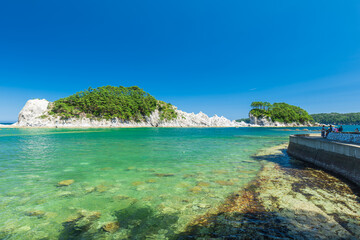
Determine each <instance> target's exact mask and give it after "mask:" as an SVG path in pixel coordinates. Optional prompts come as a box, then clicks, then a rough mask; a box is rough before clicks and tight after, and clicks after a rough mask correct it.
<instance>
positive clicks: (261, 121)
mask: <svg viewBox="0 0 360 240" xmlns="http://www.w3.org/2000/svg"><path fill="white" fill-rule="evenodd" d="M249 118H250V125H251V126H253V127H303V126H315V125H316V124H315V125H314V124H311V123H307V124H300V123H295V122H294V123H281V122H273V121H272V120H271V119H270V118H267V117H262V118H258V117H255V116H253V115H252V114H250V115H249Z"/></svg>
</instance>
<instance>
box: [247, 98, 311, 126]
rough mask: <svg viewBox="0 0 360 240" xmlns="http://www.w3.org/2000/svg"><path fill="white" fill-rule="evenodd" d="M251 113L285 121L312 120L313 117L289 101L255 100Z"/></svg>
mask: <svg viewBox="0 0 360 240" xmlns="http://www.w3.org/2000/svg"><path fill="white" fill-rule="evenodd" d="M251 107H252V108H253V109H251V111H250V114H251V115H253V116H255V117H260V118H261V117H267V118H270V119H271V120H272V121H274V122H275V121H276V122H284V123H292V122H296V123H306V122H312V121H313V119H312V117H311V116H310V115H309V114H308V113H307V112H306V111H305V110H304V109H302V108H300V107H297V106H293V105H290V104H287V103H274V104H270V103H268V102H253V103H252V104H251Z"/></svg>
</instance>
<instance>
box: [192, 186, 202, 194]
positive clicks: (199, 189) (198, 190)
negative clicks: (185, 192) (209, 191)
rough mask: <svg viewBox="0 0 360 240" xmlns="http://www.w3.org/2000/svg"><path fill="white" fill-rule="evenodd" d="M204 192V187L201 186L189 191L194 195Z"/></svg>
mask: <svg viewBox="0 0 360 240" xmlns="http://www.w3.org/2000/svg"><path fill="white" fill-rule="evenodd" d="M202 190H203V189H202V187H199V186H196V187H193V188H190V189H189V191H190V192H192V193H199V192H201V191H202Z"/></svg>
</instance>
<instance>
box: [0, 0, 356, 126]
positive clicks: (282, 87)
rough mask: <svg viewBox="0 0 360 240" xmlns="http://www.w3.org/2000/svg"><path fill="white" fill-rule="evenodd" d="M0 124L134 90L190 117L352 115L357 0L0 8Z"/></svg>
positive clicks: (6, 4) (12, 4)
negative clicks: (282, 109)
mask: <svg viewBox="0 0 360 240" xmlns="http://www.w3.org/2000/svg"><path fill="white" fill-rule="evenodd" d="M0 29H1V32H0V121H15V120H16V119H17V115H18V112H19V111H20V110H21V108H22V107H23V105H24V104H25V102H26V100H28V99H30V98H46V99H48V100H50V101H54V100H56V99H58V98H61V97H65V96H68V95H70V94H73V93H75V92H77V91H80V90H84V89H86V88H88V87H89V86H91V87H97V86H103V85H123V86H132V85H138V86H140V87H141V88H144V90H146V91H147V92H149V93H150V94H152V95H153V96H155V97H156V98H158V99H161V100H164V101H167V102H171V103H172V104H174V105H176V106H178V107H179V108H180V109H182V110H184V111H188V112H199V111H203V112H205V113H207V114H210V115H213V114H218V115H224V116H225V117H228V118H230V119H237V118H241V117H246V116H247V113H248V111H249V105H250V103H251V102H252V101H269V102H287V103H290V104H294V105H297V106H300V107H303V108H304V109H306V110H307V111H308V112H309V113H318V112H334V111H336V112H360V104H359V103H360V1H358V0H353V1H352V0H348V1H345V2H344V1H335V0H323V1H322V0H318V1H307V0H301V1H297V0H294V1H289V0H282V1H280V0H274V1H268V0H267V1H265V0H263V1H260V0H255V1H240V0H234V1H231V0H229V1H213V0H206V1H205V0H198V1H188V0H181V1H168V0H167V1H156V0H151V1H137V0H131V1H130V0H128V1H125V0H124V1H118V0H116V1H115V0H113V1H106V0H103V1H91V0H86V1H66V0H65V1H49V0H46V1H35V0H32V1H17V0H12V1H1V3H0Z"/></svg>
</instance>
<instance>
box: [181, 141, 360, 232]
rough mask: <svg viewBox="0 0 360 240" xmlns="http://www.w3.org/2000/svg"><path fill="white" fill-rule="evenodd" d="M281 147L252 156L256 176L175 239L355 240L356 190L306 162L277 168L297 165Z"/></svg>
mask: <svg viewBox="0 0 360 240" xmlns="http://www.w3.org/2000/svg"><path fill="white" fill-rule="evenodd" d="M286 146H287V144H281V145H278V146H275V147H271V148H266V149H263V150H260V151H259V152H258V153H257V154H255V155H254V156H253V157H254V158H256V159H258V160H260V161H261V162H262V164H263V166H262V168H261V170H260V171H259V173H258V174H257V177H256V178H255V179H254V180H253V181H251V182H250V183H248V185H247V186H246V187H245V188H244V189H242V190H240V191H239V192H235V193H233V194H232V195H230V196H229V197H228V198H227V199H226V201H225V202H224V203H223V204H221V205H220V206H218V207H216V208H214V209H211V210H210V211H209V212H207V213H206V214H205V215H203V216H199V217H198V218H197V219H195V220H194V221H193V222H192V223H190V224H189V225H188V226H187V227H186V231H185V232H184V233H182V234H181V236H182V238H180V239H187V237H192V238H226V237H230V236H231V237H233V238H236V239H249V238H251V239H259V238H260V239H263V238H286V239H287V238H291V239H294V238H295V239H358V238H360V203H359V202H358V198H359V196H358V192H354V189H357V188H356V187H355V186H352V185H351V184H349V183H348V182H346V181H344V180H342V179H341V178H337V177H336V176H333V175H330V174H328V173H327V172H324V171H323V170H320V169H317V168H312V166H309V165H307V164H304V165H303V167H294V166H288V167H287V166H281V165H282V164H279V163H277V161H278V159H279V158H288V161H294V162H295V163H296V162H298V160H292V159H291V158H289V157H288V156H287V154H286ZM299 163H300V162H299ZM300 165H302V164H300Z"/></svg>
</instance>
